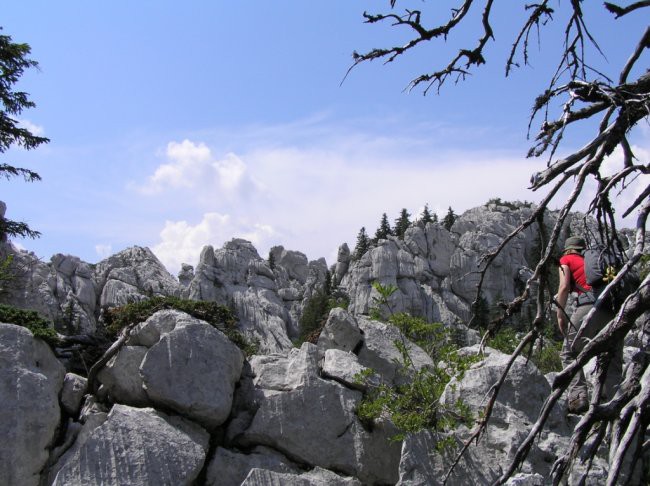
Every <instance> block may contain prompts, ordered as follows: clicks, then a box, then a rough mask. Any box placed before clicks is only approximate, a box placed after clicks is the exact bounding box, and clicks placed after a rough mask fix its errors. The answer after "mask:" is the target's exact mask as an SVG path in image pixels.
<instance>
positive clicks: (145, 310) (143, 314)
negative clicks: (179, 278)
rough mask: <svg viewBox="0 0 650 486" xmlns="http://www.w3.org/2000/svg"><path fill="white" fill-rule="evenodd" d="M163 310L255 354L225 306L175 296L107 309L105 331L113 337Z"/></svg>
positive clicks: (251, 345)
mask: <svg viewBox="0 0 650 486" xmlns="http://www.w3.org/2000/svg"><path fill="white" fill-rule="evenodd" d="M162 309H176V310H179V311H182V312H185V313H187V314H189V315H191V316H192V317H196V318H197V319H201V320H203V321H205V322H207V323H208V324H210V325H212V326H213V327H215V328H216V329H218V330H220V331H221V332H223V333H224V334H225V335H226V336H228V338H229V339H230V340H231V341H232V342H233V343H234V344H236V345H237V346H238V347H239V348H240V349H241V350H242V351H244V352H245V353H246V354H247V355H251V354H255V352H256V351H257V346H256V345H255V344H252V343H250V342H249V341H248V340H247V339H246V338H245V337H244V336H243V335H242V334H241V333H240V332H239V331H238V330H237V328H236V325H237V319H236V318H235V316H234V315H233V312H232V311H231V310H230V309H229V308H228V307H226V306H223V305H220V304H217V303H216V302H207V301H202V300H189V299H180V298H178V297H152V298H150V299H147V300H143V301H140V302H133V303H130V304H127V305H124V306H122V307H114V308H111V309H108V311H107V312H106V314H105V316H104V321H105V323H106V332H107V334H108V335H109V337H111V338H115V337H116V336H117V335H118V334H119V333H120V331H121V330H122V329H124V328H125V327H127V326H129V325H131V324H136V323H138V322H143V321H146V320H147V319H148V318H149V317H151V316H152V315H153V314H155V313H156V312H158V311H159V310H162Z"/></svg>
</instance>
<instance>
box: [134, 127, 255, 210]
mask: <svg viewBox="0 0 650 486" xmlns="http://www.w3.org/2000/svg"><path fill="white" fill-rule="evenodd" d="M165 156H166V158H167V159H168V160H169V162H167V163H164V164H162V165H160V166H158V167H157V168H156V169H155V171H154V173H153V174H152V175H151V176H150V177H149V178H148V179H147V181H146V182H145V183H144V184H142V185H140V186H137V185H136V188H137V189H138V190H139V191H140V192H141V193H142V194H145V195H149V196H154V195H159V194H163V193H167V192H169V191H181V192H183V193H184V194H186V195H187V197H189V198H190V199H192V200H194V201H205V200H206V199H214V195H215V189H216V188H218V189H219V190H220V191H219V196H220V197H221V198H224V199H227V200H229V201H234V200H238V199H240V198H245V197H247V196H248V195H250V193H252V192H254V191H255V190H260V189H261V187H260V186H259V185H258V184H256V183H255V181H253V180H252V179H251V177H250V176H249V174H248V171H247V167H246V164H245V163H244V162H243V161H242V160H241V159H240V158H239V157H237V156H236V155H235V154H233V153H227V154H226V155H225V156H224V157H223V158H222V159H216V158H215V157H214V156H213V155H212V152H211V150H210V149H209V148H208V146H207V145H206V144H205V143H202V142H200V143H195V142H192V141H190V140H187V139H186V140H183V141H182V142H180V143H178V142H169V143H168V144H167V149H166V151H165Z"/></svg>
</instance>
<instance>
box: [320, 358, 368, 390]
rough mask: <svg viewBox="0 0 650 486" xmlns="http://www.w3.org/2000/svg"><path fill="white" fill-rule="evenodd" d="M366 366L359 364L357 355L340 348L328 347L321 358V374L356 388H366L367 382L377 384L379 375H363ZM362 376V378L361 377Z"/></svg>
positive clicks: (366, 369)
mask: <svg viewBox="0 0 650 486" xmlns="http://www.w3.org/2000/svg"><path fill="white" fill-rule="evenodd" d="M367 371H368V368H366V367H365V366H362V365H360V364H359V361H358V360H357V357H356V356H355V355H354V354H352V353H346V352H345V351H341V350H340V349H328V350H327V351H325V359H324V360H323V376H325V377H327V378H332V379H333V380H336V381H338V382H339V383H341V384H343V385H345V386H347V387H349V388H356V389H358V390H366V389H367V387H368V386H367V384H366V383H367V382H368V381H369V382H370V383H371V384H372V385H375V386H378V385H379V384H380V377H379V376H378V375H376V374H374V373H373V374H372V375H370V376H365V377H364V372H367ZM362 377H363V379H362Z"/></svg>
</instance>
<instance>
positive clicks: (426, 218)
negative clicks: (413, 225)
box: [420, 204, 435, 226]
mask: <svg viewBox="0 0 650 486" xmlns="http://www.w3.org/2000/svg"><path fill="white" fill-rule="evenodd" d="M434 216H435V214H434ZM433 222H434V220H433V216H432V215H431V211H429V204H425V205H424V210H423V211H422V214H421V215H420V223H422V225H423V226H426V225H427V224H428V223H433Z"/></svg>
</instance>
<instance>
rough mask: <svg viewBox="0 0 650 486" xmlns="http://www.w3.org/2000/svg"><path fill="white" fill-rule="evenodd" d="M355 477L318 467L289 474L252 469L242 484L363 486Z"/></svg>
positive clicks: (251, 485)
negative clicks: (301, 472)
mask: <svg viewBox="0 0 650 486" xmlns="http://www.w3.org/2000/svg"><path fill="white" fill-rule="evenodd" d="M362 484H363V483H361V482H360V481H357V480H356V479H354V478H350V477H343V476H339V475H338V474H336V473H334V472H332V471H328V470H326V469H322V468H319V467H316V468H314V469H312V470H311V471H309V472H307V473H304V474H288V473H281V472H276V471H269V470H265V469H252V470H251V472H250V473H249V475H248V476H247V477H246V479H245V480H244V482H242V483H241V486H262V485H264V486H361V485H362Z"/></svg>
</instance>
